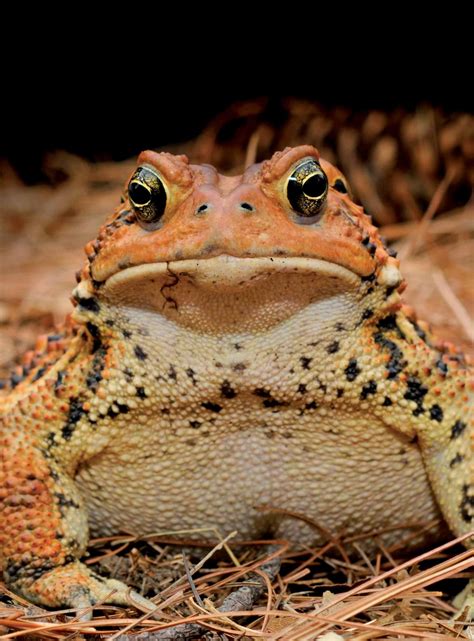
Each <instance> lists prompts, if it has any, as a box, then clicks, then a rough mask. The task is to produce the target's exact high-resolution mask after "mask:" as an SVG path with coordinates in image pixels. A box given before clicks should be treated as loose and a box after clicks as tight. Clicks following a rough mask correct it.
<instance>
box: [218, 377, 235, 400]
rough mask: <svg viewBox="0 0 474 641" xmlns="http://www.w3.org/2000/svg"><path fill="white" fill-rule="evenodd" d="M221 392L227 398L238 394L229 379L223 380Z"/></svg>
mask: <svg viewBox="0 0 474 641" xmlns="http://www.w3.org/2000/svg"><path fill="white" fill-rule="evenodd" d="M221 394H222V396H224V397H225V398H234V396H237V392H236V391H235V390H234V388H233V387H232V386H231V384H230V383H229V381H227V380H225V381H223V382H222V385H221Z"/></svg>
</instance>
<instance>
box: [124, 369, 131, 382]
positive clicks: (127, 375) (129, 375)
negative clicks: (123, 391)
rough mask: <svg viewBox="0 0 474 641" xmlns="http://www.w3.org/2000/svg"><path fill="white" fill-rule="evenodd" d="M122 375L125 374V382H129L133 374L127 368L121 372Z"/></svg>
mask: <svg viewBox="0 0 474 641" xmlns="http://www.w3.org/2000/svg"><path fill="white" fill-rule="evenodd" d="M123 373H124V374H125V378H126V379H127V381H129V382H130V381H131V380H132V378H133V372H132V371H131V369H130V368H129V367H126V368H125V369H124V370H123Z"/></svg>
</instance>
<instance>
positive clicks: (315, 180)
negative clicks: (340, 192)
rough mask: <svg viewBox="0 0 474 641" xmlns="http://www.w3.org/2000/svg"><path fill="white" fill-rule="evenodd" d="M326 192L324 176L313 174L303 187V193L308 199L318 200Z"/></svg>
mask: <svg viewBox="0 0 474 641" xmlns="http://www.w3.org/2000/svg"><path fill="white" fill-rule="evenodd" d="M325 191H326V179H325V177H324V176H323V175H322V174H313V175H312V176H310V177H309V178H308V179H307V180H306V181H305V182H304V185H303V193H304V194H305V196H307V197H308V198H318V197H319V196H322V195H323V194H324V192H325Z"/></svg>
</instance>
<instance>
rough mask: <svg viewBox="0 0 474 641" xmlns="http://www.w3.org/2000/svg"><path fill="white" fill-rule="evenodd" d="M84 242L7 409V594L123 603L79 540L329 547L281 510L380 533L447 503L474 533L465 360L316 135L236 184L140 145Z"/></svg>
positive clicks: (458, 530)
mask: <svg viewBox="0 0 474 641" xmlns="http://www.w3.org/2000/svg"><path fill="white" fill-rule="evenodd" d="M86 253H87V264H86V266H85V267H84V268H83V270H82V271H81V272H80V274H79V275H78V280H79V282H78V285H77V287H76V289H75V290H74V294H73V297H74V303H75V309H74V311H73V313H72V316H71V318H70V319H68V321H67V322H66V324H65V326H64V328H63V329H62V331H61V332H59V333H57V334H55V335H50V336H47V337H42V338H41V339H39V341H38V343H37V345H36V348H35V350H34V351H33V352H30V353H28V354H27V355H26V356H25V358H24V361H23V367H22V368H20V369H19V370H17V371H16V372H15V373H14V374H13V375H12V379H11V385H10V390H7V392H8V393H7V394H6V395H5V397H4V398H3V400H2V405H1V423H0V443H1V448H0V514H1V529H0V563H1V566H2V568H3V573H4V577H5V580H6V582H7V584H8V585H9V586H10V587H11V588H12V589H13V590H16V591H17V592H18V593H19V594H22V595H23V596H24V597H26V598H28V599H30V600H32V601H35V602H36V603H39V604H42V605H47V606H54V607H56V606H62V605H66V606H74V607H81V606H86V605H88V604H93V603H95V602H96V601H97V600H100V599H104V598H105V597H106V596H107V595H110V593H111V592H113V593H112V595H111V596H109V598H108V601H109V602H113V603H127V598H126V589H127V588H126V586H125V585H123V584H122V583H120V582H118V581H115V580H112V579H111V580H106V579H104V578H102V577H100V576H98V575H96V574H94V572H92V571H91V570H89V569H88V568H87V567H86V566H85V565H83V563H81V561H80V558H81V556H82V555H83V554H84V552H85V550H86V546H87V543H88V539H89V532H91V533H92V534H93V535H95V536H97V535H110V534H114V533H117V532H119V531H120V530H124V529H125V530H127V531H133V532H136V534H145V533H148V532H150V531H158V530H160V529H161V530H167V531H169V530H183V529H186V528H198V527H199V528H215V527H218V528H219V529H220V531H221V532H223V533H225V532H229V531H231V530H234V529H236V530H238V532H239V536H240V537H241V538H244V539H248V538H251V537H260V536H266V535H269V534H272V535H275V536H278V537H288V538H290V539H292V540H295V541H300V542H301V541H305V542H310V541H312V540H314V539H315V538H316V540H317V539H318V534H317V533H315V532H314V530H312V529H310V528H309V527H308V526H307V525H306V524H305V523H304V522H303V521H301V520H298V519H294V518H290V517H289V516H288V515H286V516H285V515H284V514H282V510H283V511H284V510H286V511H290V512H297V513H300V514H304V515H307V516H309V517H310V518H311V519H313V520H314V521H316V522H317V523H318V524H320V525H321V526H322V527H323V528H325V529H326V530H329V531H331V532H333V533H346V534H357V533H363V532H369V531H373V530H384V531H385V534H383V535H382V539H383V540H385V541H386V542H393V541H394V540H397V538H398V537H399V536H400V530H401V528H402V527H404V526H405V525H406V524H407V523H408V524H409V523H412V524H413V523H414V524H420V523H428V522H431V521H436V520H437V519H438V517H440V514H442V516H443V517H444V520H445V522H446V523H447V524H448V526H449V527H450V529H451V530H452V532H454V533H455V534H458V535H460V534H462V533H466V532H468V531H470V530H471V529H472V527H473V514H474V485H473V445H472V440H473V410H472V407H473V382H472V374H471V372H470V370H469V365H468V364H467V363H466V361H465V359H464V358H463V356H462V355H461V354H460V353H459V352H458V351H457V350H456V349H455V348H454V347H452V346H450V345H448V344H441V343H439V342H437V341H436V340H435V338H434V337H433V336H432V334H431V333H430V331H429V329H428V327H427V325H426V324H425V323H423V322H420V321H417V320H416V318H415V316H414V315H413V313H411V312H410V311H409V310H407V309H406V308H405V307H404V306H403V304H402V303H401V299H400V292H401V291H402V289H403V281H402V277H401V275H400V271H399V263H398V261H397V259H396V258H395V257H394V256H392V255H391V253H390V251H389V250H387V248H386V247H385V246H384V244H383V242H382V240H381V238H380V236H379V235H378V233H377V230H376V228H375V227H374V226H373V225H372V223H371V220H370V217H369V216H367V215H366V214H365V213H364V212H363V210H362V208H361V207H359V206H358V205H356V204H355V203H354V202H353V200H352V199H351V196H350V192H349V188H348V186H347V184H346V181H345V179H344V177H343V176H342V175H341V173H340V172H339V171H338V170H337V169H335V168H334V167H333V166H332V165H330V164H329V163H328V162H325V161H324V160H320V159H319V155H318V152H317V151H316V150H315V149H314V148H313V147H310V146H301V147H297V148H294V149H286V150H285V151H283V152H280V153H277V154H275V155H274V156H273V157H272V158H271V160H269V161H267V162H264V163H263V164H260V165H254V166H252V167H250V168H248V169H247V170H246V171H245V173H244V174H243V175H242V176H234V177H225V176H220V175H219V174H218V173H217V172H216V170H215V169H214V168H212V167H210V166H207V165H203V166H198V165H190V164H189V163H188V160H187V158H186V157H184V156H172V155H170V154H167V153H154V152H151V151H147V152H144V153H142V154H141V156H140V157H139V161H138V168H137V169H136V171H135V172H134V174H133V176H132V178H131V180H130V182H129V184H128V189H127V191H126V193H125V196H124V199H123V202H122V204H121V205H120V207H119V208H118V210H117V211H116V212H115V213H114V214H112V215H111V216H110V218H109V219H108V220H107V222H106V224H105V225H104V226H103V227H102V228H101V230H100V231H99V235H98V237H97V239H96V240H94V241H93V242H90V243H89V244H88V245H87V246H86ZM262 508H263V509H262ZM272 508H279V509H280V511H275V512H273V513H272ZM397 527H398V528H399V529H398V530H397ZM438 532H439V527H438V526H434V527H433V529H432V530H431V532H430V535H431V536H436V535H437V534H438ZM201 538H202V535H201ZM473 540H474V539H473V538H472V537H471V539H470V540H469V542H468V544H470V545H472V544H473ZM135 597H136V598H137V600H139V597H138V595H135Z"/></svg>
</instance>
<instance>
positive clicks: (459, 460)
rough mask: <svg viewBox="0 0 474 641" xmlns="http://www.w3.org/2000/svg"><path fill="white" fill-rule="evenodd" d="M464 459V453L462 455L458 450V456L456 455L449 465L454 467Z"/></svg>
mask: <svg viewBox="0 0 474 641" xmlns="http://www.w3.org/2000/svg"><path fill="white" fill-rule="evenodd" d="M462 460H463V457H462V455H461V454H459V452H458V453H457V454H456V456H455V457H454V458H453V459H452V460H451V461H450V462H449V467H454V466H455V465H457V464H458V463H461V461H462Z"/></svg>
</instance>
